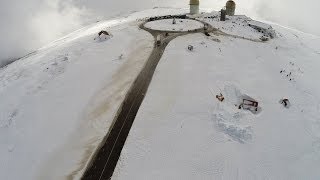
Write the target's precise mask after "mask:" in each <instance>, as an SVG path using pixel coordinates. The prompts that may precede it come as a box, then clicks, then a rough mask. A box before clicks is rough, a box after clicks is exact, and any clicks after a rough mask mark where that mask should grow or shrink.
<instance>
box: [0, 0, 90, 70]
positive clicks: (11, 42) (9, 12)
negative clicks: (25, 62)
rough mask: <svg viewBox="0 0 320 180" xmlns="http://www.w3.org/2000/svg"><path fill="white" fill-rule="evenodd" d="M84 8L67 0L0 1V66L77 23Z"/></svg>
mask: <svg viewBox="0 0 320 180" xmlns="http://www.w3.org/2000/svg"><path fill="white" fill-rule="evenodd" d="M84 12H85V9H84V8H79V7H76V6H74V5H73V4H72V2H71V1H68V0H63V1H62V0H29V1H28V2H25V1H21V0H10V1H4V2H1V6H0V23H1V27H2V28H0V34H1V43H0V67H1V65H3V64H5V63H6V62H7V61H11V60H12V59H14V58H17V57H20V56H22V55H24V54H26V53H28V52H29V51H32V50H34V49H37V48H39V47H40V46H42V45H44V44H45V43H48V42H50V41H53V40H54V39H56V38H57V37H59V36H62V35H64V34H65V33H67V32H70V31H72V30H74V29H75V28H78V27H80V26H81V25H82V22H83V20H82V18H83V15H84Z"/></svg>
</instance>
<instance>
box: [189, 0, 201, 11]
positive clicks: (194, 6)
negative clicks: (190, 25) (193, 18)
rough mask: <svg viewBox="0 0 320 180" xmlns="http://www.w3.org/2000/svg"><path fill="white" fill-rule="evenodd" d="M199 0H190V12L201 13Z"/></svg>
mask: <svg viewBox="0 0 320 180" xmlns="http://www.w3.org/2000/svg"><path fill="white" fill-rule="evenodd" d="M199 4H200V2H199V0H190V14H199Z"/></svg>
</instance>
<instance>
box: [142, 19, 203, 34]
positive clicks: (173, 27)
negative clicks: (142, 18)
mask: <svg viewBox="0 0 320 180" xmlns="http://www.w3.org/2000/svg"><path fill="white" fill-rule="evenodd" d="M144 26H145V27H146V28H148V29H152V30H158V31H169V32H186V31H192V30H196V29H200V28H203V27H204V25H203V24H202V23H201V22H198V21H195V20H191V19H162V20H156V21H151V22H148V23H146V24H145V25H144Z"/></svg>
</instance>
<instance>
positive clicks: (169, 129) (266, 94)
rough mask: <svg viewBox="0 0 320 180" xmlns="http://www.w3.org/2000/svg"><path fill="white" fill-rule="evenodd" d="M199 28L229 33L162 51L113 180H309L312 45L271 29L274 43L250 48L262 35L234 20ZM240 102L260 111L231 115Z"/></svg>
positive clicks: (317, 105) (319, 135)
mask: <svg viewBox="0 0 320 180" xmlns="http://www.w3.org/2000/svg"><path fill="white" fill-rule="evenodd" d="M235 18H236V17H235ZM208 21H209V22H211V23H212V24H213V25H214V26H215V25H217V26H219V27H220V29H221V30H222V31H224V30H225V31H226V32H227V33H230V34H233V35H235V36H223V35H219V36H214V37H206V36H204V35H202V34H194V35H187V36H182V37H178V38H177V39H175V40H173V41H172V42H171V43H170V44H169V45H168V47H167V49H166V51H165V54H164V56H163V57H162V59H161V60H160V63H159V65H158V67H157V69H156V72H155V75H154V77H153V80H152V82H151V84H150V87H149V90H148V93H147V94H146V97H145V99H144V101H143V103H142V105H141V107H140V109H139V112H138V114H137V116H136V119H135V122H134V124H133V127H132V129H131V131H130V134H129V137H128V139H127V141H126V144H125V146H124V149H123V150H122V153H121V157H120V160H119V161H118V164H117V167H116V170H115V173H114V175H113V179H114V180H122V179H123V180H126V179H136V180H141V179H217V180H218V179H246V180H249V179H255V180H256V179H318V178H319V177H320V171H319V164H320V116H319V113H320V99H319V98H320V82H319V80H318V77H319V67H320V61H319V59H320V53H319V50H320V38H319V37H316V36H311V35H307V34H304V33H301V32H297V31H292V30H289V29H285V28H282V27H280V26H274V28H275V30H276V32H277V34H278V36H277V37H276V38H275V39H272V40H269V41H267V42H264V43H261V42H254V41H252V40H254V39H255V38H258V37H260V36H261V35H262V34H261V33H259V32H257V31H254V30H251V28H250V27H248V25H245V24H244V23H242V22H243V19H242V18H240V19H239V20H236V19H235V23H232V22H230V21H227V22H225V23H223V22H218V21H214V20H208ZM238 21H240V22H238ZM232 24H235V26H233V25H232ZM236 24H238V25H236ZM239 24H240V25H239ZM243 25H244V26H243ZM243 36H245V37H246V38H248V39H243V38H241V37H243ZM236 37H238V38H236ZM251 38H252V39H251ZM189 44H190V45H193V46H194V47H195V49H194V51H193V52H190V51H188V50H187V46H188V45H189ZM281 70H285V73H280V71H281ZM290 72H291V75H289V74H290ZM287 75H288V77H287ZM290 79H291V81H290ZM220 93H222V94H223V95H224V97H225V101H223V102H220V101H218V100H217V99H216V97H215V95H218V94H220ZM243 95H248V96H250V97H251V98H254V99H255V100H257V101H258V102H259V108H261V109H260V110H259V111H258V112H257V113H252V112H251V111H247V110H242V109H240V110H239V109H238V105H239V99H241V97H242V96H243ZM284 97H286V98H288V99H289V100H290V102H291V107H290V108H288V109H287V108H285V107H283V105H281V104H280V103H279V100H280V99H281V98H284Z"/></svg>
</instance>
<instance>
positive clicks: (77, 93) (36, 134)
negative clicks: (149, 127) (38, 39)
mask: <svg viewBox="0 0 320 180" xmlns="http://www.w3.org/2000/svg"><path fill="white" fill-rule="evenodd" d="M102 29H107V30H108V31H110V32H111V33H112V37H108V38H106V39H101V40H94V37H96V36H97V33H98V32H99V31H100V30H102ZM152 47H153V37H152V36H151V35H150V34H148V33H147V32H145V31H142V30H139V29H138V23H137V22H134V21H128V22H127V23H121V20H119V21H118V22H116V20H113V21H108V22H101V23H98V24H97V25H92V26H89V27H86V28H83V29H81V30H79V31H77V32H76V33H73V34H71V35H68V36H67V37H65V38H62V39H61V40H59V41H56V42H53V43H51V44H50V45H48V46H46V47H44V48H42V49H40V50H39V51H38V52H37V53H35V54H34V55H32V56H30V57H29V58H26V59H23V60H19V61H17V62H15V63H13V64H11V65H9V66H8V67H6V68H4V69H1V70H0V99H1V103H0V113H1V114H0V115H1V116H0V159H1V165H0V166H1V168H0V179H8V180H18V179H30V180H31V179H47V180H48V179H52V180H53V179H67V178H76V177H78V178H79V176H80V175H81V172H82V171H83V169H84V167H85V165H86V163H87V162H88V161H89V160H90V156H91V154H92V153H93V152H94V150H95V148H96V147H97V146H98V145H99V143H100V141H101V139H102V138H103V137H104V136H105V135H106V133H107V131H108V128H109V126H110V124H111V122H112V120H113V118H114V115H115V113H116V112H117V110H118V108H119V106H120V104H121V102H122V100H123V99H124V97H125V95H126V92H127V91H128V89H129V87H130V86H131V84H132V83H133V81H134V79H135V77H136V76H137V74H138V73H139V72H140V69H141V68H142V67H143V65H144V63H145V62H146V60H147V58H148V56H149V54H150V52H151V50H152ZM121 55H122V56H121ZM120 56H121V58H119V57H120Z"/></svg>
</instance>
